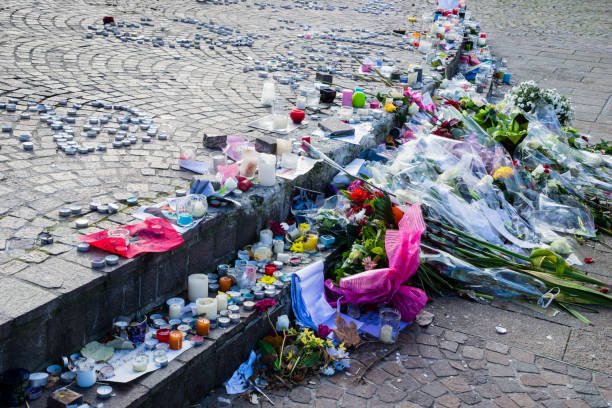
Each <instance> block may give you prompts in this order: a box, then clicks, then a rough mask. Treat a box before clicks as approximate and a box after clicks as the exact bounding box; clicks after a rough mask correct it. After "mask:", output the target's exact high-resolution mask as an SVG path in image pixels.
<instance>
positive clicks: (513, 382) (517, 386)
mask: <svg viewBox="0 0 612 408" xmlns="http://www.w3.org/2000/svg"><path fill="white" fill-rule="evenodd" d="M493 381H494V382H495V384H497V386H498V387H499V389H500V390H501V391H502V392H503V393H509V392H523V391H524V388H523V386H522V385H521V383H520V382H519V381H518V380H517V379H515V378H495V379H493Z"/></svg>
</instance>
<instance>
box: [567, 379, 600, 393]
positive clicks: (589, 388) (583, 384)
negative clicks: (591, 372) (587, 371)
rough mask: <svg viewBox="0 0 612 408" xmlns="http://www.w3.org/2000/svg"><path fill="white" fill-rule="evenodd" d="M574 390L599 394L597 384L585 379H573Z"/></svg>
mask: <svg viewBox="0 0 612 408" xmlns="http://www.w3.org/2000/svg"><path fill="white" fill-rule="evenodd" d="M572 385H573V386H574V388H573V390H574V391H576V392H577V393H579V394H594V395H596V394H599V391H598V390H597V387H596V386H595V384H593V383H591V382H588V381H584V380H572Z"/></svg>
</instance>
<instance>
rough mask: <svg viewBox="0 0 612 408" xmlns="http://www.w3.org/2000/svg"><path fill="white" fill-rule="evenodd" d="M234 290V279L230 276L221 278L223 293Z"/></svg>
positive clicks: (220, 286) (220, 284)
mask: <svg viewBox="0 0 612 408" xmlns="http://www.w3.org/2000/svg"><path fill="white" fill-rule="evenodd" d="M231 288H232V278H230V277H229V276H222V277H221V278H219V290H220V291H221V292H227V291H229V290H230V289H231Z"/></svg>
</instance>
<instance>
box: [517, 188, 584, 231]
mask: <svg viewBox="0 0 612 408" xmlns="http://www.w3.org/2000/svg"><path fill="white" fill-rule="evenodd" d="M537 204H538V205H537V209H535V210H533V211H531V212H530V213H527V214H525V215H526V216H528V217H529V219H530V220H531V223H532V225H533V226H534V228H535V229H536V231H538V232H540V233H541V234H546V233H547V232H548V230H549V229H550V230H552V231H556V232H563V233H566V234H576V235H584V236H588V237H595V224H594V222H593V217H592V216H591V213H590V211H589V210H588V209H586V208H584V207H582V205H580V204H578V203H575V204H574V206H569V205H563V204H560V203H557V202H555V201H553V200H551V199H550V198H548V197H547V196H545V195H544V194H540V196H539V199H538V202H537Z"/></svg>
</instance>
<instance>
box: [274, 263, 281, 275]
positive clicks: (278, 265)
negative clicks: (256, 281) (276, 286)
mask: <svg viewBox="0 0 612 408" xmlns="http://www.w3.org/2000/svg"><path fill="white" fill-rule="evenodd" d="M272 263H273V264H274V266H276V271H277V272H278V271H281V270H282V269H283V263H282V262H280V261H274V262H272ZM274 276H276V272H275V273H274Z"/></svg>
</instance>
